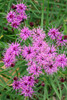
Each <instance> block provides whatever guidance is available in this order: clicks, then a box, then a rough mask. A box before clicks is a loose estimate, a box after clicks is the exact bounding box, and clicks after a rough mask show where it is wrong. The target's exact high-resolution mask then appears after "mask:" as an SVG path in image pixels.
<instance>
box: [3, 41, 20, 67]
mask: <svg viewBox="0 0 67 100" xmlns="http://www.w3.org/2000/svg"><path fill="white" fill-rule="evenodd" d="M20 53H21V47H20V44H18V43H16V42H15V43H12V44H11V45H9V48H8V49H6V53H5V54H4V59H3V61H4V63H5V66H6V67H9V66H11V65H12V63H15V61H16V58H15V57H16V56H19V54H20Z"/></svg>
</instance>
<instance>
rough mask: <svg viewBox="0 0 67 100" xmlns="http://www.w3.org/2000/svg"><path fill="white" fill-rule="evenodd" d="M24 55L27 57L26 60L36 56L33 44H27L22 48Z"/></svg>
mask: <svg viewBox="0 0 67 100" xmlns="http://www.w3.org/2000/svg"><path fill="white" fill-rule="evenodd" d="M22 56H23V57H24V58H26V60H30V59H32V58H33V57H34V56H35V53H34V50H33V48H32V47H31V46H29V47H27V46H25V47H24V48H23V50H22Z"/></svg>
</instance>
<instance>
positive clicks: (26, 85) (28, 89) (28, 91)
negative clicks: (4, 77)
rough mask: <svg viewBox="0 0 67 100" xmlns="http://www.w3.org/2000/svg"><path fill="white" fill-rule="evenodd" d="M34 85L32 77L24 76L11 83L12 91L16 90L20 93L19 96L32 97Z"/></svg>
mask: <svg viewBox="0 0 67 100" xmlns="http://www.w3.org/2000/svg"><path fill="white" fill-rule="evenodd" d="M34 84H35V81H34V77H33V76H24V77H22V78H20V79H19V80H14V82H13V84H12V85H13V89H16V90H18V89H19V92H21V95H22V94H24V96H29V97H31V96H32V93H34V91H33V88H32V87H34Z"/></svg>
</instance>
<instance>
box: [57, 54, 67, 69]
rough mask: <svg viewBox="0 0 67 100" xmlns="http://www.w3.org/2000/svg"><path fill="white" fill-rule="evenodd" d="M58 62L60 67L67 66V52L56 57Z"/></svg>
mask: <svg viewBox="0 0 67 100" xmlns="http://www.w3.org/2000/svg"><path fill="white" fill-rule="evenodd" d="M56 63H57V65H58V67H62V68H64V67H66V66H67V58H66V55H65V54H60V55H58V56H57V57H56Z"/></svg>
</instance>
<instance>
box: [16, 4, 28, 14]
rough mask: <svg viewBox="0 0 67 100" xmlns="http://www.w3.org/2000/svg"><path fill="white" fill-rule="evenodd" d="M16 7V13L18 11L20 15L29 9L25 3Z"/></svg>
mask: <svg viewBox="0 0 67 100" xmlns="http://www.w3.org/2000/svg"><path fill="white" fill-rule="evenodd" d="M16 7H17V8H16V11H17V12H18V13H23V12H24V11H25V10H26V8H27V7H26V6H25V4H23V3H22V4H21V3H20V4H17V5H16Z"/></svg>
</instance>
